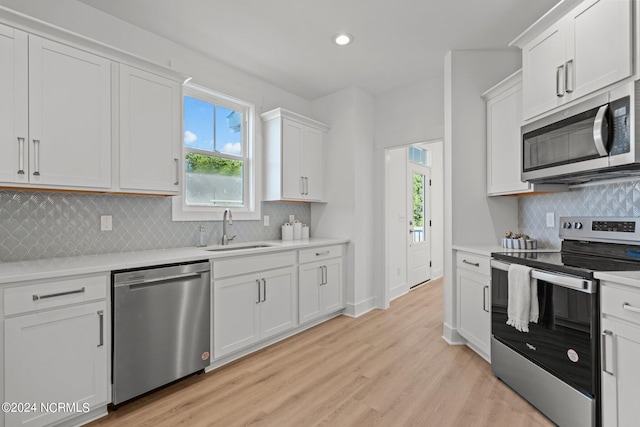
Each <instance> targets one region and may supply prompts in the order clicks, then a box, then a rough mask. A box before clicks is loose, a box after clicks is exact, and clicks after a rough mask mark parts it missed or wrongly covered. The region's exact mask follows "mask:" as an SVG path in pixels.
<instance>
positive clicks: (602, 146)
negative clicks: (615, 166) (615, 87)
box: [593, 105, 609, 157]
mask: <svg viewBox="0 0 640 427" xmlns="http://www.w3.org/2000/svg"><path fill="white" fill-rule="evenodd" d="M608 109H609V105H603V106H602V107H600V108H599V109H598V113H597V114H596V118H595V120H594V121H593V141H594V143H595V144H596V149H597V150H598V154H600V156H602V157H604V156H608V155H609V151H608V150H607V144H608V143H609V141H608V135H607V134H604V133H603V132H602V131H603V130H604V127H605V126H607V125H608V123H607V117H606V115H607V110H608Z"/></svg>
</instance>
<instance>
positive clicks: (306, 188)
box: [304, 176, 309, 196]
mask: <svg viewBox="0 0 640 427" xmlns="http://www.w3.org/2000/svg"><path fill="white" fill-rule="evenodd" d="M304 195H305V196H308V195H309V177H308V176H305V177H304Z"/></svg>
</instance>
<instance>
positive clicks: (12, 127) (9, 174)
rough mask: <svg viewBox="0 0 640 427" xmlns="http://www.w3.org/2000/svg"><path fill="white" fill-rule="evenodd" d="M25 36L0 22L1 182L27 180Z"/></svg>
mask: <svg viewBox="0 0 640 427" xmlns="http://www.w3.org/2000/svg"><path fill="white" fill-rule="evenodd" d="M27 61H28V55H27V35H26V33H23V32H22V31H18V30H14V29H13V28H9V27H5V26H4V25H0V149H1V150H2V156H0V181H3V182H28V176H29V162H28V159H29V144H28V142H29V133H28V132H29V129H28V118H27V114H28V104H27V102H28V100H27V97H28V94H29V92H28V87H27V85H28V81H27V78H28V68H27V64H28V62H27Z"/></svg>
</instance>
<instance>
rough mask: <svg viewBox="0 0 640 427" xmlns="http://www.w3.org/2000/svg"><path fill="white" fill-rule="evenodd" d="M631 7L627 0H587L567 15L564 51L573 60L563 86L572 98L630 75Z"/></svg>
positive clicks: (568, 59)
mask: <svg viewBox="0 0 640 427" xmlns="http://www.w3.org/2000/svg"><path fill="white" fill-rule="evenodd" d="M631 6H632V2H631V1H629V0H615V1H611V0H589V1H586V2H584V3H582V4H581V5H580V6H578V7H577V8H576V9H574V10H573V11H572V12H571V14H570V15H569V18H570V21H569V22H568V25H569V28H570V30H569V31H568V32H567V51H568V53H569V55H571V54H573V56H568V57H567V61H573V63H569V67H568V69H567V73H568V80H567V82H568V84H567V88H566V89H567V91H571V90H573V92H572V93H571V97H572V98H573V99H575V98H578V97H580V96H583V95H587V94H589V93H591V92H594V91H596V90H598V89H601V88H603V87H605V86H608V85H610V84H612V83H615V82H617V81H619V80H622V79H624V78H626V77H629V76H630V75H631V73H632V43H631V39H632V31H631V19H632V13H631V10H632V7H631ZM572 80H573V81H572ZM572 83H573V87H572Z"/></svg>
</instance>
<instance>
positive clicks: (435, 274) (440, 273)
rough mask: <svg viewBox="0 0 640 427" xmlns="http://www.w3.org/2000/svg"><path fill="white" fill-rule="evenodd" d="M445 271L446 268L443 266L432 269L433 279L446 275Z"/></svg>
mask: <svg viewBox="0 0 640 427" xmlns="http://www.w3.org/2000/svg"><path fill="white" fill-rule="evenodd" d="M443 272H444V270H443V269H442V268H439V269H437V270H431V280H435V279H439V278H441V277H442V276H443V275H444V274H443Z"/></svg>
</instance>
